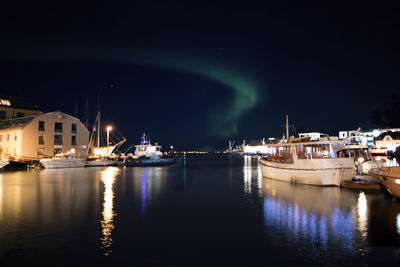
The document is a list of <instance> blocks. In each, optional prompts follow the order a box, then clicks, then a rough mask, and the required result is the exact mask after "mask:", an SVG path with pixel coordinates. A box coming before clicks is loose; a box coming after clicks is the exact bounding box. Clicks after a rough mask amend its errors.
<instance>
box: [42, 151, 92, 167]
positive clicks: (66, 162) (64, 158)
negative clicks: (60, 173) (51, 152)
mask: <svg viewBox="0 0 400 267" xmlns="http://www.w3.org/2000/svg"><path fill="white" fill-rule="evenodd" d="M40 163H42V165H43V167H45V168H46V169H58V168H78V167H85V160H84V159H81V158H76V157H75V153H74V152H69V153H59V154H56V155H55V156H54V157H53V158H50V159H41V160H40Z"/></svg>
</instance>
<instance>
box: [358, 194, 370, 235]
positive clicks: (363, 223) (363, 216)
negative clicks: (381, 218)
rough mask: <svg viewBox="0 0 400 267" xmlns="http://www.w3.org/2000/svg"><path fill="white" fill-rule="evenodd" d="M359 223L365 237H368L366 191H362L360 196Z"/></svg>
mask: <svg viewBox="0 0 400 267" xmlns="http://www.w3.org/2000/svg"><path fill="white" fill-rule="evenodd" d="M357 207H358V224H359V229H360V231H361V233H362V235H363V237H366V235H367V219H368V218H367V212H368V211H367V199H366V198H365V194H364V192H361V193H360V196H359V197H358V205H357Z"/></svg>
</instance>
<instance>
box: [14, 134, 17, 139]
mask: <svg viewBox="0 0 400 267" xmlns="http://www.w3.org/2000/svg"><path fill="white" fill-rule="evenodd" d="M14 141H17V134H16V133H15V134H14Z"/></svg>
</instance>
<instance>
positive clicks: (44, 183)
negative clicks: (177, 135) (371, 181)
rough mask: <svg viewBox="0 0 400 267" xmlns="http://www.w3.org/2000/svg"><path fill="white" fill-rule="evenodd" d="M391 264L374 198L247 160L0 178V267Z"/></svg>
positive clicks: (387, 217) (392, 230)
mask: <svg viewBox="0 0 400 267" xmlns="http://www.w3.org/2000/svg"><path fill="white" fill-rule="evenodd" d="M13 263H14V264H57V265H63V264H64V265H72V264H74V265H75V264H79V265H83V264H89V263H93V264H150V265H153V264H163V265H164V264H235V265H237V264H265V265H267V264H268V265H303V266H309V265H321V264H324V265H348V266H354V265H357V266H359V265H361V266H363V265H366V266H368V265H375V266H376V265H382V264H385V266H388V265H393V266H395V265H397V264H399V263H400V201H399V200H395V199H393V198H392V197H391V196H390V195H389V194H388V193H387V192H385V191H383V190H382V191H379V190H374V191H360V190H352V189H347V188H339V187H319V186H307V185H298V184H291V183H287V182H281V181H277V180H272V179H268V178H263V177H262V175H261V172H260V170H259V167H258V158H257V157H249V156H239V155H227V154H205V155H196V156H188V157H186V158H185V161H184V163H183V164H182V166H169V167H168V166H167V167H106V168H103V167H99V168H76V169H55V170H47V169H40V170H33V171H4V170H3V171H1V172H0V265H5V264H13Z"/></svg>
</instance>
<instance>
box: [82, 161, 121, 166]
mask: <svg viewBox="0 0 400 267" xmlns="http://www.w3.org/2000/svg"><path fill="white" fill-rule="evenodd" d="M117 165H118V161H116V160H89V161H86V162H85V167H106V166H117Z"/></svg>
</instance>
